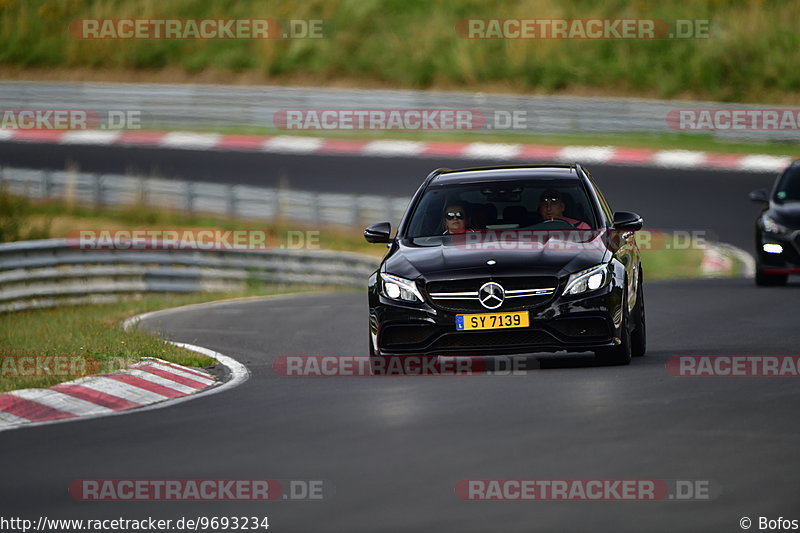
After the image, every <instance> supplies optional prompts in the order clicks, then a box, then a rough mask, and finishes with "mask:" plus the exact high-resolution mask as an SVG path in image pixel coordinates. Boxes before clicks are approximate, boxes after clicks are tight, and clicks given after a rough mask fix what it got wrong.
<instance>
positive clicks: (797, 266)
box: [756, 230, 800, 274]
mask: <svg viewBox="0 0 800 533" xmlns="http://www.w3.org/2000/svg"><path fill="white" fill-rule="evenodd" d="M765 244H779V245H780V246H781V248H783V251H782V252H781V253H768V252H765V251H764V245H765ZM756 257H757V258H758V267H759V270H761V271H762V272H763V273H765V274H800V231H795V232H793V233H791V234H789V235H776V234H773V233H766V232H764V231H763V230H762V231H761V235H760V238H759V239H757V240H756Z"/></svg>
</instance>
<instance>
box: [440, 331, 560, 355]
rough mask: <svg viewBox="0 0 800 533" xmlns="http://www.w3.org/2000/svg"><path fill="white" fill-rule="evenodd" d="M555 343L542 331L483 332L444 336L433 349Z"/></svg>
mask: <svg viewBox="0 0 800 533" xmlns="http://www.w3.org/2000/svg"><path fill="white" fill-rule="evenodd" d="M553 343H554V339H553V337H552V336H551V335H550V334H548V333H547V332H545V331H541V330H522V331H481V332H475V333H451V334H447V335H443V336H442V337H440V338H439V339H438V340H437V341H436V342H435V343H434V344H433V346H432V348H433V349H434V350H444V349H449V348H483V347H498V346H545V345H551V344H553Z"/></svg>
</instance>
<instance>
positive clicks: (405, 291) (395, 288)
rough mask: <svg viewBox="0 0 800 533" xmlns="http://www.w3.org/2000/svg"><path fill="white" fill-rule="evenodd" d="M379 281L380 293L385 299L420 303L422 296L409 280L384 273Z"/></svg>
mask: <svg viewBox="0 0 800 533" xmlns="http://www.w3.org/2000/svg"><path fill="white" fill-rule="evenodd" d="M381 281H382V283H381V289H382V290H381V293H382V294H383V295H384V296H386V297H387V298H391V299H392V300H402V301H404V302H421V301H422V295H421V294H420V292H419V289H417V284H416V283H415V282H413V281H412V280H410V279H405V278H401V277H400V276H394V275H392V274H385V273H384V274H381Z"/></svg>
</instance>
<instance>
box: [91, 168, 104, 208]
mask: <svg viewBox="0 0 800 533" xmlns="http://www.w3.org/2000/svg"><path fill="white" fill-rule="evenodd" d="M92 178H93V179H94V181H93V182H92V189H93V196H94V205H95V206H96V207H101V206H103V205H105V203H106V202H105V198H103V177H102V176H101V175H100V174H92Z"/></svg>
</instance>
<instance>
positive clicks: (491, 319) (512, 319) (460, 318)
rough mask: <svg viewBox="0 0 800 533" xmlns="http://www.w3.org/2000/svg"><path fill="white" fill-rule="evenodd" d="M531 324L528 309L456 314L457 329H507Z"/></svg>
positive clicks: (525, 326)
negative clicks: (511, 311) (513, 311)
mask: <svg viewBox="0 0 800 533" xmlns="http://www.w3.org/2000/svg"><path fill="white" fill-rule="evenodd" d="M529 325H530V321H529V320H528V312H527V311H519V312H517V313H484V314H480V315H456V329H457V330H458V331H468V330H472V329H506V328H527V327H528V326H529Z"/></svg>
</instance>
